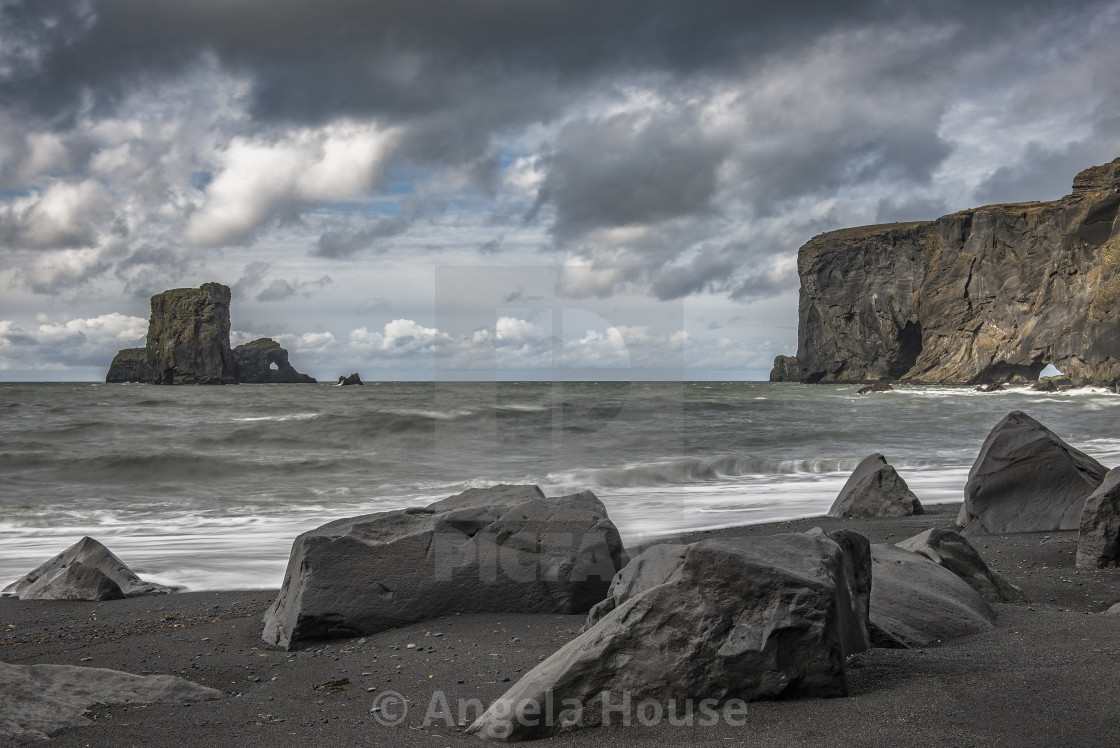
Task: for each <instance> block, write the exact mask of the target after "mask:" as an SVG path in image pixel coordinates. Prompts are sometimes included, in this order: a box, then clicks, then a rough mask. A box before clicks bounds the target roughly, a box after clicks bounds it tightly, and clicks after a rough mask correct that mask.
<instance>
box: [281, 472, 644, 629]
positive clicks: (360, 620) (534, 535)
mask: <svg viewBox="0 0 1120 748" xmlns="http://www.w3.org/2000/svg"><path fill="white" fill-rule="evenodd" d="M627 560H628V559H627V556H626V551H625V549H624V548H623V546H622V540H621V539H620V537H619V534H618V530H617V528H616V527H615V526H614V523H613V522H611V520H610V518H609V517H608V516H607V511H606V509H605V508H604V507H603V504H602V502H601V501H599V499H598V498H596V496H595V494H593V493H591V492H590V491H584V492H582V493H578V494H573V495H571V496H562V497H557V498H545V496H544V494H543V493H541V490H540V489H539V488H537V487H536V486H495V487H494V488H487V489H471V490H469V491H465V492H464V493H461V494H458V495H456V496H451V497H449V498H447V499H444V500H442V501H438V502H436V503H434V504H431V505H430V506H427V507H422V508H411V509H402V510H398V511H393V512H381V513H378V514H369V515H365V516H362V517H355V518H351V519H343V520H338V521H336V522H331V523H328V524H326V525H323V526H322V527H319V528H317V529H315V530H311V531H309V532H305V533H304V534H302V535H300V536H299V537H298V538H296V540H295V543H293V545H292V553H291V557H290V559H289V561H288V568H287V571H286V572H285V574H284V582H283V586H282V587H281V589H280V595H279V596H278V597H277V598H276V601H275V602H274V603H273V604H272V606H271V607H270V608H269V609H268V611H267V612H266V613H265V620H264V632H263V634H262V637H263V639H264V640H265V641H266V642H268V643H270V644H275V645H278V646H282V647H285V648H289V649H290V648H293V647H296V646H298V645H300V644H301V643H305V642H310V641H314V640H320V639H331V638H338V637H352V636H361V635H364V634H371V633H375V632H378V631H384V630H386V629H391V628H396V627H398V626H403V625H405V624H409V623H415V622H417V621H423V620H426V619H429V618H434V617H436V616H439V615H445V614H447V613H453V612H457V613H504V612H518V613H567V614H571V613H586V612H587V611H588V610H589V609H590V608H591V606H593V605H595V604H596V603H598V602H599V601H600V600H602V599H603V598H604V597H606V594H607V589H608V588H609V586H610V584H611V579H612V578H613V577H614V575H615V574H616V573H617V572H618V570H619V569H621V568H622V567H623V566H625V565H626V561H627Z"/></svg>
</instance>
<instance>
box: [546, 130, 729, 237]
mask: <svg viewBox="0 0 1120 748" xmlns="http://www.w3.org/2000/svg"><path fill="white" fill-rule="evenodd" d="M698 129H699V128H698V127H697V126H696V123H695V122H691V121H688V120H687V119H674V118H667V119H663V120H656V121H653V122H648V121H645V120H644V118H642V117H639V116H637V115H622V116H616V117H611V118H609V119H607V120H605V121H601V122H595V123H590V122H576V123H573V124H571V125H569V126H567V127H566V128H564V130H563V131H562V132H561V133H560V136H559V138H558V139H557V143H556V152H555V154H554V155H553V156H552V158H551V163H550V169H549V173H548V177H547V178H546V179H545V182H544V184H543V186H542V187H541V202H550V203H552V204H553V205H554V206H555V207H556V228H555V233H556V234H557V236H558V238H560V239H561V240H565V239H567V238H570V237H572V236H578V235H579V234H582V233H584V232H586V231H588V230H591V229H595V228H598V227H600V226H629V225H634V224H645V223H651V222H658V221H663V220H667V219H672V218H677V217H680V216H686V215H696V214H702V213H705V212H708V211H709V210H711V207H712V198H713V197H714V196H715V193H716V187H717V184H716V169H717V168H718V167H719V164H720V162H721V160H722V159H723V158H724V156H725V154H724V153H723V152H721V149H720V148H719V147H717V146H716V145H715V144H712V143H709V142H705V140H704V139H703V138H702V137H701V136H699V135H698Z"/></svg>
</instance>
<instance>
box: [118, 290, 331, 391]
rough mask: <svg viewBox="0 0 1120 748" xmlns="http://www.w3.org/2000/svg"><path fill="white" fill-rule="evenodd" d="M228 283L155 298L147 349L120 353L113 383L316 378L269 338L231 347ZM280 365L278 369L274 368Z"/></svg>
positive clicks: (133, 349) (168, 293) (301, 379)
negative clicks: (298, 368) (301, 370)
mask: <svg viewBox="0 0 1120 748" xmlns="http://www.w3.org/2000/svg"><path fill="white" fill-rule="evenodd" d="M230 300H231V293H230V290H229V286H223V285H222V284H221V283H203V284H202V285H201V286H200V287H199V288H176V289H172V290H170V291H164V292H163V293H159V294H156V295H155V296H153V297H152V316H151V318H150V319H149V320H148V339H147V345H146V346H145V347H144V348H125V349H124V350H122V351H120V352H119V353H117V355H116V356H115V357H114V358H113V362H112V364H110V366H109V372H108V374H106V375H105V381H106V382H109V383H121V382H146V383H148V384H236V383H238V382H244V383H258V382H314V381H315V380H314V379H312V378H311V377H309V376H307V375H306V374H300V373H299V372H298V371H296V370H295V368H293V367H292V365H291V364H290V363H288V352H287V351H286V350H284V349H283V348H281V347H280V344H279V343H277V342H276V341H275V340H272V339H270V338H259V339H257V340H254V341H253V342H251V343H246V344H245V345H240V346H238V347H237V348H236V349H234V348H230V343H229V329H230V321H229V320H230V317H229V305H230ZM273 367H275V368H273Z"/></svg>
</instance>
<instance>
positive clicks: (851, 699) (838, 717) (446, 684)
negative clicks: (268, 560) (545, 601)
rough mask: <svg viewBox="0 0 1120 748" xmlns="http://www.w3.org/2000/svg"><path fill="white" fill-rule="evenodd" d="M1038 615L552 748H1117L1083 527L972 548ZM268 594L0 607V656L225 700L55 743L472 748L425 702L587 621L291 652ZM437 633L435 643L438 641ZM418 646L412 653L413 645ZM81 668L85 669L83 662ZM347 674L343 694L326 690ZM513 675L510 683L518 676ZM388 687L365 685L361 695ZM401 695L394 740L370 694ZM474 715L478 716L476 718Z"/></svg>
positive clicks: (509, 664) (89, 730)
mask: <svg viewBox="0 0 1120 748" xmlns="http://www.w3.org/2000/svg"><path fill="white" fill-rule="evenodd" d="M958 507H959V505H945V506H935V507H929V508H928V509H929V510H931V511H932V512H933V513H931V514H927V515H924V516H919V517H913V518H904V519H875V520H859V519H851V520H836V519H827V518H815V519H808V520H798V521H793V522H782V523H775V524H769V525H758V526H751V527H741V528H733V529H729V530H722V531H716V532H709V533H698V534H693V535H689V536H686V537H685V539H686V540H689V541H691V540H697V539H700V538H704V537H715V536H719V535H738V534H742V535H754V534H772V533H776V532H788V531H801V530H805V529H808V528H810V527H812V526H814V525H817V526H821V527H824V528H825V529H830V528H835V527H848V528H851V529H855V530H858V531H860V532H862V533H864V534H866V535H867V536H868V537H869V538H870V539H871V541H872V542H884V541H886V542H894V541H898V540H902V539H905V538H907V537H910V536H911V535H914V534H916V533H918V532H920V531H922V530H924V529H926V528H928V527H931V526H943V527H948V526H950V524H951V522H952V520H953V518H954V517H955V516H956V512H957V508H958ZM973 542H974V544H975V545H976V547H977V549H978V550H979V551H980V552H981V554H982V555H983V556H984V558H985V559H986V560H987V561H988V563H989V564H990V565H991V566H993V567H994V568H996V569H998V570H999V571H1001V572H1003V573H1004V575H1005V576H1007V577H1008V578H1009V579H1010V580H1011V581H1012V582H1013V583H1015V584H1017V585H1019V586H1020V587H1022V588H1023V590H1024V592H1026V594H1027V596H1028V598H1029V599H1030V600H1031V601H1032V602H1031V603H1029V604H1016V605H997V606H996V609H997V612H998V614H999V620H998V622H997V626H996V628H995V629H994V630H993V631H990V632H987V633H983V634H978V635H974V636H969V637H964V638H961V639H956V640H953V641H947V642H944V643H942V644H939V645H936V646H932V647H928V648H926V649H920V650H886V649H873V650H870V651H868V652H864V653H861V654H858V655H856V656H854V657H853V658H852V659H851V661H850V663H849V682H850V690H851V694H850V696H848V697H846V698H840V699H813V700H796V701H771V702H755V703H752V704H750V705H749V707H748V714H747V716H746V724H745V725H744V726H741V727H729V726H727V725H724V724H720V725H717V726H715V727H707V728H705V727H699V726H694V727H673V726H670V725H668V724H662V725H660V726H657V727H648V728H647V727H642V726H640V725H634V726H631V727H626V728H623V727H614V728H610V729H606V728H592V729H587V730H582V731H578V732H575V733H572V734H569V735H565V736H562V737H559V738H553V739H550V740H547V741H544V742H542V743H540V744H541V745H565V746H567V745H575V746H582V745H651V746H653V745H656V746H659V747H663V746H667V745H734V744H746V745H755V746H768V745H883V746H898V745H915V744H927V745H953V746H968V745H982V746H993V745H1007V746H1020V745H1063V746H1071V745H1086V746H1089V745H1092V746H1102V745H1113V744H1115V742H1116V739H1117V737H1116V736H1117V732H1116V731H1117V728H1118V727H1120V696H1118V694H1120V691H1118V690H1117V687H1116V681H1117V678H1118V676H1120V616H1102V615H1099V614H1100V613H1101V612H1102V611H1103V610H1105V609H1106V608H1108V607H1109V606H1110V605H1112V604H1113V603H1115V602H1118V601H1120V570H1116V569H1112V570H1102V571H1093V572H1085V571H1076V570H1075V569H1074V568H1073V560H1074V550H1075V547H1076V542H1077V534H1076V533H1075V532H1060V533H1058V532H1055V533H1031V534H1024V535H1008V536H988V537H982V538H977V539H974V541H973ZM275 594H276V593H275V591H262V592H221V593H215V592H205V593H201V592H200V593H186V594H180V595H173V596H167V597H155V598H141V599H133V600H123V601H112V602H102V603H78V602H22V601H17V600H9V599H3V600H0V660H3V661H5V662H10V663H22V664H32V663H64V664H81V665H88V666H95V667H106V668H114V669H119V670H125V671H128V672H132V673H142V674H149V673H170V674H173V675H180V676H183V677H185V678H188V679H190V680H192V681H195V682H197V683H202V684H205V685H207V686H212V687H215V688H218V689H221V690H222V691H224V692H226V693H229V694H230V697H229V698H226V699H222V700H220V701H214V702H208V703H202V704H194V705H190V706H177V705H150V706H113V707H96V708H94V709H92V710H91V712H90V715H91V717H92V718H93V721H94V724H93V725H91V726H89V727H85V728H80V729H76V730H70V731H67V732H64V733H62V734H60V735H58V736H57V737H56V738H55V739H54V740H53V742H52V744H53V745H57V746H216V745H238V746H242V745H243V746H269V747H275V746H289V745H306V744H323V745H338V746H350V745H422V746H453V745H479V744H480V743H478V742H477V738H473V737H467V736H464V735H461V734H460V733H459V732H458V731H457V728H455V727H448V726H446V725H445V724H443V722H442V720H441V721H440V722H439V723H437V725H436V726H432V727H428V728H426V729H424V728H423V727H422V724H423V721H424V713H425V711H426V710H427V708H428V706H429V703H430V700H431V697H432V694H433V692H434V691H436V690H437V689H439V690H442V691H443V692H444V693H445V694H446V696H447V700H448V703H449V706H450V707H451V709H452V711H453V712H457V706H458V701H459V699H473V698H477V699H481V700H482V701H483V702H484V703H487V704H488V703H489V702H490V701H491V700H493V699H494V698H496V697H498V696H500V695H501V694H502V693H504V691H505V690H506V689H507V688H508V687H509V686H510V685H511V684H512V683H513V682H515V681H516V680H517V679H518V678H519V677H520V676H521V675H522V674H523V673H524V672H526V671H528V670H529V669H531V668H532V667H533V666H534V665H536V664H537V662H538V661H539V660H540V659H542V658H543V657H545V656H547V655H548V654H550V653H552V652H553V651H555V650H556V649H557V648H558V647H559V646H561V645H562V644H563V643H564V642H566V641H568V640H569V639H570V638H572V637H573V636H574V635H575V632H576V631H577V630H578V629H579V627H580V626H581V625H582V623H583V617H582V616H557V615H545V616H532V615H470V616H466V615H464V616H448V617H446V618H441V619H438V620H434V621H428V622H425V623H421V624H416V625H414V626H408V627H405V628H402V629H397V630H394V631H389V632H385V633H382V634H377V635H375V636H371V637H368V638H366V639H365V640H360V641H359V640H345V641H338V642H335V643H332V644H330V645H329V646H323V647H321V648H320V647H315V648H311V649H308V650H303V651H300V652H294V653H287V652H280V651H276V650H269V649H267V648H266V647H265V646H264V645H263V644H261V643H260V642H259V641H258V636H259V633H260V628H261V615H262V613H263V612H264V610H265V608H267V607H268V605H269V604H270V603H271V601H272V599H273V598H274V596H275ZM436 633H439V634H442V636H435V634H436ZM410 643H411V644H415V645H416V648H415V649H407V648H406V647H407V645H408V644H410ZM87 658H88V659H87ZM344 679H346V680H348V681H349V682H348V683H347V684H346V689H345V690H339V691H334V692H332V691H331V690H330V689H329V688H328V687H326V686H323V688H320V689H316V688H315V686H316V685H321V684H328V683H330V682H332V681H341V680H344ZM507 679H508V680H507ZM371 688H373V689H377V690H375V691H369V690H367V689H371ZM388 690H392V691H397V692H400V693H401V694H403V695H404V696H405V697H406V698H408V699H410V700H411V702H412V704H411V711H410V713H409V716H408V719H407V720H406V721H405V723H404V724H403V725H402V726H399V727H384V726H381V725H379V724H377V723H376V722H375V721H374V719H373V715H371V714H370V713H369V709H370V706H371V705H372V704H373V701H374V698H375V697H376V696H377V695H378V694H379V693H382V692H384V691H388ZM466 718H467V719H468V721H469V719H470V718H471V715H468V716H467V717H466Z"/></svg>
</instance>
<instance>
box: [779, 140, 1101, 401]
mask: <svg viewBox="0 0 1120 748" xmlns="http://www.w3.org/2000/svg"><path fill="white" fill-rule="evenodd" d="M1118 209H1120V159H1117V160H1115V161H1113V162H1111V163H1109V164H1105V165H1103V166H1096V167H1093V168H1090V169H1086V170H1085V171H1083V172H1081V173H1080V174H1078V175H1077V177H1076V178H1075V179H1074V182H1073V192H1072V193H1071V194H1070V195H1067V196H1066V197H1063V198H1061V199H1059V200H1055V201H1051V202H1034V203H1016V204H1008V205H990V206H986V207H982V208H975V209H972V210H964V211H960V212H957V213H952V214H950V215H947V216H943V217H941V218H939V219H937V220H935V221H922V222H915V223H897V224H888V225H882V226H867V227H862V228H853V229H843V230H841V231H833V232H830V233H827V234H822V235H820V236H817V237H815V238H813V239H812V240H810V241H809V242H808V243H807V244H805V245H804V246H803V247H802V248H801V250H800V252H799V254H798V258H797V260H798V263H797V264H798V273H799V274H800V276H801V295H800V303H799V309H798V346H797V361H798V365H799V370H800V371H799V373H800V379H801V381H802V382H810V383H812V382H874V381H882V380H887V379H892V380H893V379H897V380H902V381H907V382H914V383H938V384H982V383H991V382H1007V381H1024V380H1027V379H1037V377H1038V375H1039V373H1040V372H1041V371H1042V369H1044V368H1045V367H1046V365H1047V364H1054V365H1055V366H1057V367H1058V368H1059V369H1060V370H1061V371H1062V372H1064V373H1065V374H1066V375H1067V376H1068V377H1069V378H1070V380H1071V381H1072V382H1073V383H1074V384H1093V385H1101V386H1115V385H1116V384H1117V383H1118V382H1120V222H1118V221H1117V212H1118Z"/></svg>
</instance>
